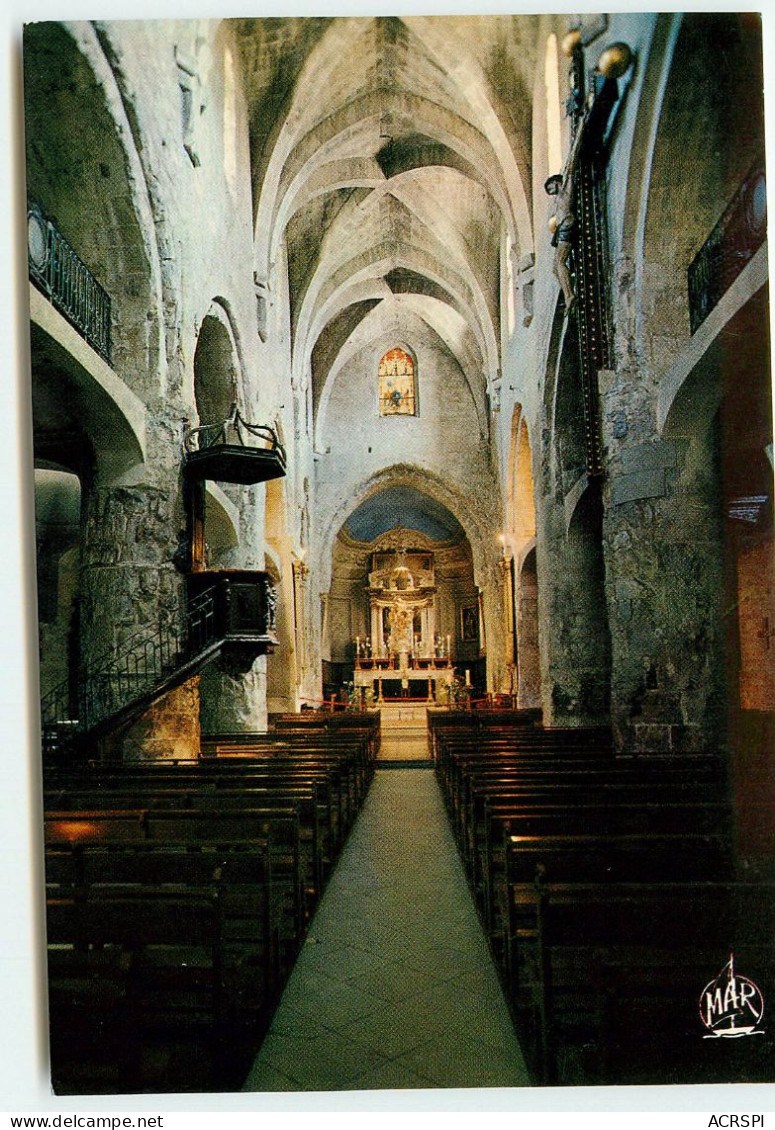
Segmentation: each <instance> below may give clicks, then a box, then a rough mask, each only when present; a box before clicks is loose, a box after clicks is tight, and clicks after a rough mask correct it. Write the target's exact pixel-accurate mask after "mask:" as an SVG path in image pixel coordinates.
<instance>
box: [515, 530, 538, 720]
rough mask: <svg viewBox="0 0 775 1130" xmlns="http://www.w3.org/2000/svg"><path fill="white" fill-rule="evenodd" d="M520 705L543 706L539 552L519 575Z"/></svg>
mask: <svg viewBox="0 0 775 1130" xmlns="http://www.w3.org/2000/svg"><path fill="white" fill-rule="evenodd" d="M516 585H517V594H516V604H517V608H516V618H517V688H516V689H517V706H518V707H519V708H520V709H525V710H526V709H530V708H533V707H537V706H540V705H541V670H540V666H541V664H540V657H539V649H538V580H537V577H536V569H535V554H534V553H532V552H531V553H529V554H528V555H527V558H526V559H525V561H523V563H522V568H521V569H520V571H519V574H518V576H517V577H516Z"/></svg>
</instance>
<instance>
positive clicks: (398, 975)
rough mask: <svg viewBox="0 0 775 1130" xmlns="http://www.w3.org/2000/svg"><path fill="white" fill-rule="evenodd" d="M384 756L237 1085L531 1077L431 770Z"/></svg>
mask: <svg viewBox="0 0 775 1130" xmlns="http://www.w3.org/2000/svg"><path fill="white" fill-rule="evenodd" d="M393 764H395V765H396V767H395V768H394V767H393V765H392V764H391V763H383V764H382V765H381V766H380V764H378V766H377V772H376V774H375V777H374V781H373V782H372V785H371V788H370V791H369V795H368V797H367V799H366V802H365V804H364V807H363V809H362V811H361V814H360V816H359V818H358V821H357V823H356V826H355V828H354V830H353V832H352V834H351V836H350V840H349V842H348V844H347V847H346V848H345V850H344V852H343V853H342V856H341V858H340V860H339V863H338V864H337V867H336V870H335V872H334V874H333V875H332V877H331V880H330V883H329V886H328V888H327V890H326V893H325V895H324V897H323V900H322V902H321V905H320V908H319V910H318V912H317V914H316V915H315V918H314V920H313V922H312V925H311V928H310V933H309V936H308V937H307V940H306V941H305V943H304V945H303V946H302V949H301V953H300V955H299V959H298V962H297V964H296V967H295V969H294V971H293V973H292V975H291V977H290V980H289V982H288V986H287V988H286V990H285V993H284V994H283V997H282V1000H281V1002H280V1006H279V1008H278V1010H277V1013H276V1015H275V1018H274V1021H273V1023H272V1026H271V1028H270V1030H269V1033H268V1035H267V1037H266V1039H265V1040H264V1043H263V1045H262V1047H261V1051H260V1053H259V1055H258V1057H257V1059H256V1062H255V1064H254V1066H253V1069H252V1071H251V1072H250V1075H249V1076H248V1079H247V1081H246V1083H245V1086H244V1088H243V1090H246V1091H304V1090H353V1089H357V1090H371V1089H378V1088H405V1087H518V1086H525V1085H528V1084H529V1077H528V1074H527V1069H526V1067H525V1064H524V1061H523V1058H522V1053H521V1051H520V1048H519V1044H518V1043H517V1039H516V1036H515V1035H514V1029H513V1026H512V1023H511V1019H510V1016H509V1012H508V1008H507V1006H506V1003H505V1000H504V997H503V992H502V990H501V987H500V984H499V981H498V977H497V974H496V972H495V968H494V966H493V963H492V959H491V957H490V954H489V951H488V949H487V944H486V942H485V939H484V935H483V933H482V930H481V927H480V925H479V922H478V920H477V917H476V912H475V909H474V904H473V902H472V900H471V896H470V894H469V892H468V888H467V887H466V883H465V876H464V874H463V869H462V866H461V864H460V859H459V857H458V854H457V851H456V849H455V842H454V839H453V836H452V833H451V829H450V826H449V822H448V820H447V816H446V813H445V811H444V805H443V802H442V799H441V794H440V792H439V789H438V785H437V784H436V781H435V779H434V774H433V771H432V770H431V769H422V768H402V767H400V765H401V763H400V762H399V763H393Z"/></svg>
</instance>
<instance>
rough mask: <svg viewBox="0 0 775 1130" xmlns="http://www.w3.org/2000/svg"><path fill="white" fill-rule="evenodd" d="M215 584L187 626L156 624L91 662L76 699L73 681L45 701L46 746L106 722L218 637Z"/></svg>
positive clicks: (194, 606) (190, 610)
mask: <svg viewBox="0 0 775 1130" xmlns="http://www.w3.org/2000/svg"><path fill="white" fill-rule="evenodd" d="M217 589H218V586H217V585H213V586H212V587H211V588H208V589H206V590H205V591H204V592H203V593H200V594H199V595H198V596H196V597H195V598H193V599H192V600H190V602H189V604H188V607H187V609H186V614H185V617H184V619H183V624H182V625H180V626H179V625H177V624H165V623H161V624H157V625H153V626H152V627H151V628H145V629H141V630H140V631H138V632H136V633H135V634H134V635H133V636H131V637H130V638H129V639H128V640H125V641H124V642H123V645H122V646H121V650H120V651H119V652H117V653H116V652H113V651H111V652H108V653H104V654H103V655H102V656H100V657H99V658H98V659H96V660H92V661H91V663H90V664H89V666H88V667H87V668H86V669H85V671H84V673H83V676H82V678H81V680H80V684H79V687H78V691H77V694H76V695H73V693H72V689H71V686H70V683H69V681H68V682H65V683H62V684H60V685H59V686H57V687H54V688H53V689H52V690H51V691H49V692H48V693H47V694H46V695H44V696H43V698H42V699H41V722H42V727H43V737H44V747H49V748H51V747H55V748H60V747H61V744H62V741H63V740H64V741H65V742H66V741H67V740H68V738H76V737H79V736H81V735H83V734H85V733H88V732H89V731H91V730H94V729H95V728H96V727H97V726H99V725H101V724H102V723H104V722H106V721H107V720H108V719H110V718H111V717H112V716H115V715H116V714H118V713H120V712H121V711H123V710H125V709H126V708H127V707H129V706H130V705H131V703H132V702H133V701H135V700H137V699H139V698H141V697H142V696H143V695H146V694H147V693H148V692H150V691H152V690H153V689H154V687H155V686H157V685H159V684H160V683H162V682H163V681H164V680H165V679H167V678H168V677H169V676H171V675H172V674H174V672H175V671H176V670H178V669H179V668H181V667H182V666H183V665H184V664H185V663H187V662H189V661H190V660H192V659H193V658H194V657H195V656H196V655H198V654H200V653H201V652H203V651H205V650H206V649H207V648H208V647H209V646H210V645H211V644H213V643H215V642H216V641H217V639H218V638H219V635H218V623H217V615H216V611H217V610H216V592H217Z"/></svg>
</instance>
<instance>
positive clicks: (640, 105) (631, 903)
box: [24, 12, 775, 1095]
mask: <svg viewBox="0 0 775 1130" xmlns="http://www.w3.org/2000/svg"><path fill="white" fill-rule="evenodd" d="M24 114H25V121H24V134H25V138H26V145H27V159H26V187H27V195H28V207H27V244H28V261H29V310H30V341H31V348H30V360H31V387H32V405H31V409H32V419H31V423H32V433H33V436H34V457H35V468H34V476H35V497H36V516H35V523H36V542H37V580H38V605H37V608H38V622H39V634H40V688H41V696H42V702H41V739H42V741H41V746H42V758H43V775H42V779H43V789H44V798H43V799H44V812H45V816H44V828H43V829H42V834H43V835H44V836H45V842H46V847H45V861H46V900H47V956H48V1007H49V1016H50V1063H51V1076H52V1081H53V1086H54V1089H55V1091H56V1092H57V1093H58V1094H75V1095H88V1094H95V1093H100V1094H136V1093H155V1092H179V1091H181V1090H188V1091H221V1090H227V1091H236V1090H247V1091H254V1092H263V1091H320V1090H342V1089H351V1090H364V1091H369V1090H379V1089H383V1088H418V1089H423V1088H434V1087H526V1086H531V1085H547V1084H549V1085H554V1084H561V1085H563V1084H564V1085H571V1084H573V1085H576V1084H578V1085H586V1084H590V1085H604V1084H635V1083H662V1082H670V1083H674V1082H678V1083H697V1082H713V1083H722V1082H743V1081H746V1082H748V1081H752V1082H765V1081H767V1082H771V1081H773V1067H772V1064H773V1062H774V1061H773V1057H772V1054H771V1046H772V1044H771V1041H772V1038H773V1037H772V1034H770V1033H768V1032H767V1030H766V1024H765V1025H764V1026H763V1025H762V1023H761V1022H760V1020H761V1017H762V1015H764V1016H766V1015H767V1011H766V1010H767V1007H769V1006H768V1003H767V1002H772V1001H775V951H774V950H773V939H775V921H774V918H775V897H773V895H775V874H773V850H772V831H773V811H774V810H775V769H774V768H773V758H772V750H773V739H774V738H775V729H774V728H773V700H774V698H775V666H774V665H773V662H772V659H773V655H775V651H774V650H773V646H772V637H773V629H772V625H773V624H775V603H774V601H773V564H774V562H773V507H772V496H773V455H772V452H773V446H772V444H773V438H772V386H771V379H770V346H769V335H768V326H769V300H768V278H769V272H768V245H767V193H766V170H765V162H764V107H763V78H762V38H761V26H760V20H759V18H758V17H756V16H754V15H750V14H745V13H735V12H733V13H710V14H702V13H692V14H681V13H679V12H666V13H661V14H654V13H652V14H649V13H618V14H611V15H605V14H593V13H585V14H583V15H577V16H574V17H570V16H568V15H564V16H563V15H549V14H531V15H518V16H517V15H495V16H444V17H441V16H400V17H399V16H387V15H378V16H373V15H367V14H364V15H361V16H357V17H348V18H344V17H329V16H325V17H324V16H313V17H307V18H299V17H281V18H271V19H269V18H262V17H258V16H256V17H251V16H249V15H248V16H245V17H243V18H238V19H214V20H201V19H197V20H190V21H187V20H182V19H181V20H165V19H162V20H155V21H152V22H143V21H131V22H121V21H107V22H106V21H95V22H61V23H57V22H41V23H35V24H30V25H29V26H28V27H27V28H26V30H25V34H24ZM730 978H736V980H735V982H734V986H733V987H732V988H731V989H729V993H728V996H729V999H730V1000H732V999H733V998H734V999H741V998H740V992H741V991H742V990H740V992H739V991H738V986H744V987H745V993H746V994H747V996H746V999H749V998H750V999H751V1000H754V999H755V1000H756V1001H757V1007H758V1002H760V1001H761V1002H763V1004H764V1013H762V1012H761V1009H759V1011H758V1013H757V1014H756V1016H755V1017H753V1019H752V1020H750V1021H749V1020H747V1021H746V1024H745V1028H746V1031H744V1032H743V1031H742V1030H741V1026H740V1025H738V1024H737V1022H736V1021H734V1018H732V1019H730V1018H729V1017H727V1016H726V1013H725V1014H724V1024H721V1023H720V1022H719V1023H717V1020H718V1016H717V1013H718V1014H719V1015H720V1012H721V1010H719V1009H716V1008H715V1005H714V1008H713V1009H710V1008H705V1011H704V1012H703V1005H702V1001H703V1000H704V999H705V998H703V997H702V994H703V993H704V992H705V990H706V987H707V986H712V985H716V984H719V985H720V984H722V983H724V984H727V987H728V984H729V982H730ZM751 986H753V987H751ZM754 990H755V991H754ZM726 991H727V990H726V989H725V992H726ZM713 992H715V989H714V990H713ZM719 992H721V990H719ZM736 994H737V996H736ZM715 999H716V998H715V997H713V1000H714V1001H715ZM720 999H722V1000H724V999H726V998H725V996H724V994H723V993H722V994H721V997H720ZM749 1011H750V1010H749ZM752 1015H753V1014H752ZM703 1016H706V1019H707V1018H709V1019H708V1022H707V1023H706V1022H705V1021H704V1020H703ZM725 1026H726V1027H729V1026H731V1027H732V1028H733V1029H734V1030H735V1031H734V1034H735V1039H733V1040H732V1039H727V1038H724V1037H725V1035H729V1032H727V1031H726V1030H725Z"/></svg>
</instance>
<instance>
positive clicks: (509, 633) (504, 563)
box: [498, 552, 516, 694]
mask: <svg viewBox="0 0 775 1130" xmlns="http://www.w3.org/2000/svg"><path fill="white" fill-rule="evenodd" d="M513 560H514V559H513V558H512V557H511V556H506V554H505V552H504V555H503V557H501V559H500V561H499V562H498V568H499V570H500V574H501V600H502V602H503V661H504V675H503V684H502V685H503V691H504V693H506V694H513V692H514V681H515V679H514V677H515V672H516V656H515V655H514V616H515V612H516V609H515V607H514V586H513V584H512V580H511V578H512V564H513Z"/></svg>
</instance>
